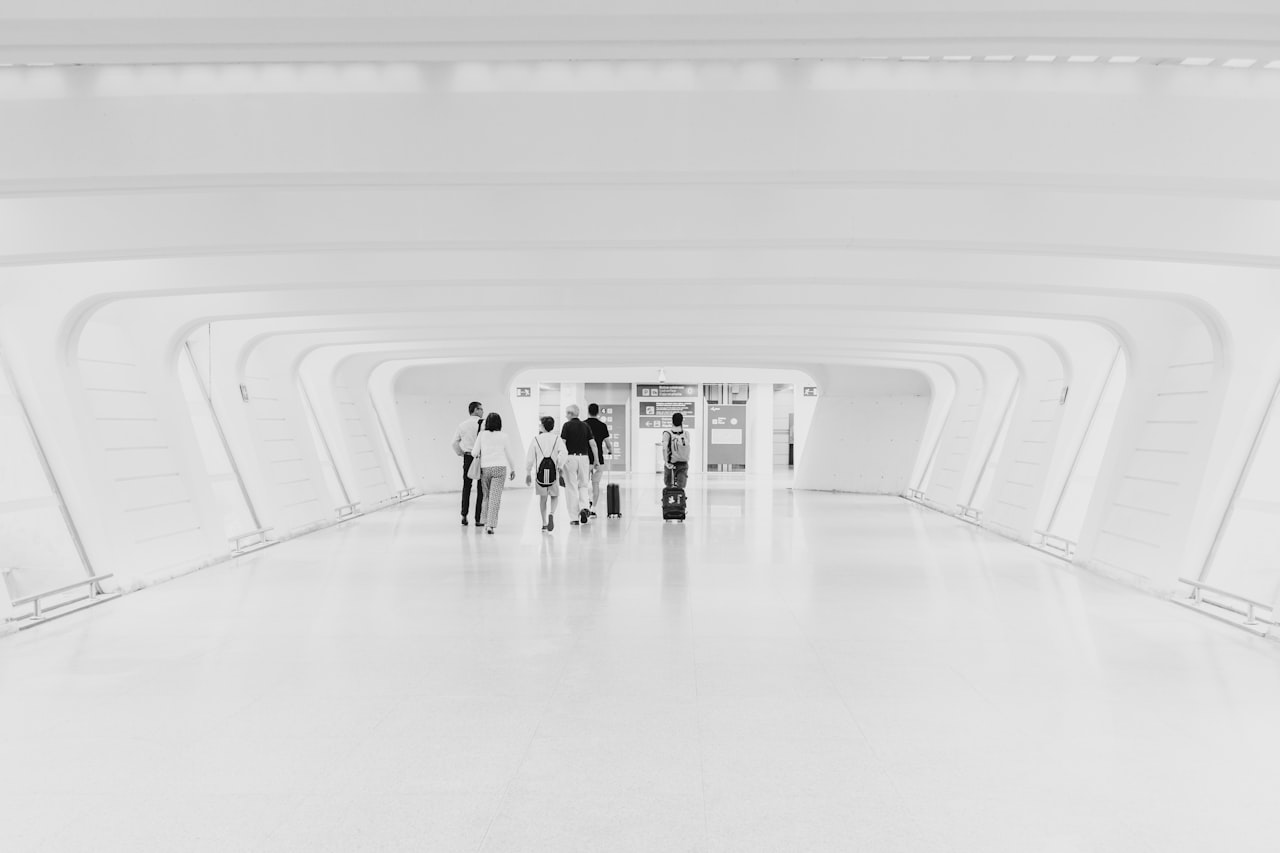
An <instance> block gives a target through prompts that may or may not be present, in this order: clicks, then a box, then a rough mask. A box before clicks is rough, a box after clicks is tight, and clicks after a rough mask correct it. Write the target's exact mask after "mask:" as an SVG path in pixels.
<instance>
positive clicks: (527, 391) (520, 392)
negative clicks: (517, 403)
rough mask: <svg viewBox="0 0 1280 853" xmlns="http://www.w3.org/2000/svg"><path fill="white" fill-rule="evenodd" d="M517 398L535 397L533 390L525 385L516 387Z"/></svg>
mask: <svg viewBox="0 0 1280 853" xmlns="http://www.w3.org/2000/svg"><path fill="white" fill-rule="evenodd" d="M516 396H517V397H532V396H533V388H531V387H528V386H525V385H517V386H516Z"/></svg>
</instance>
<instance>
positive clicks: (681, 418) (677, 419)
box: [671, 412, 684, 426]
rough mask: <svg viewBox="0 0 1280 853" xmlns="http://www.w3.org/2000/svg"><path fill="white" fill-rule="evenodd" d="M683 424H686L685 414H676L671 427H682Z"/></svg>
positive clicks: (672, 418)
mask: <svg viewBox="0 0 1280 853" xmlns="http://www.w3.org/2000/svg"><path fill="white" fill-rule="evenodd" d="M683 423H684V414H683V413H681V412H676V413H675V414H673V415H672V416H671V425H672V426H680V425H681V424H683Z"/></svg>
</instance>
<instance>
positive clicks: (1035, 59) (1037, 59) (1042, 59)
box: [1027, 55, 1058, 62]
mask: <svg viewBox="0 0 1280 853" xmlns="http://www.w3.org/2000/svg"><path fill="white" fill-rule="evenodd" d="M1057 58H1058V57H1056V56H1039V55H1036V56H1028V57H1027V62H1053V61H1054V60H1055V59H1057Z"/></svg>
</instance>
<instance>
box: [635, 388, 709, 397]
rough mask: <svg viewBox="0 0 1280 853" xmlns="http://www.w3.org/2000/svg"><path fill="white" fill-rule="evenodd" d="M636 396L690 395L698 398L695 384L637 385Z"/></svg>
mask: <svg viewBox="0 0 1280 853" xmlns="http://www.w3.org/2000/svg"><path fill="white" fill-rule="evenodd" d="M636 396H637V397H639V398H641V399H644V398H645V397H690V398H692V399H695V400H696V399H697V398H698V386H697V385H637V386H636Z"/></svg>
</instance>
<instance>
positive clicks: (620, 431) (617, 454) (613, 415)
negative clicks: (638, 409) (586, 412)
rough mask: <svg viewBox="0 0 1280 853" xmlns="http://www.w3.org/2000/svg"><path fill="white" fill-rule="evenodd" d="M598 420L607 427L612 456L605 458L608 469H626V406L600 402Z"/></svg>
mask: <svg viewBox="0 0 1280 853" xmlns="http://www.w3.org/2000/svg"><path fill="white" fill-rule="evenodd" d="M600 420H601V421H603V422H604V425H605V426H607V427H608V428H609V439H610V440H611V441H612V442H613V457H612V458H609V457H606V458H605V462H606V463H607V464H606V468H607V469H608V470H610V471H625V470H627V407H626V404H624V403H609V404H601V406H600Z"/></svg>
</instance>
